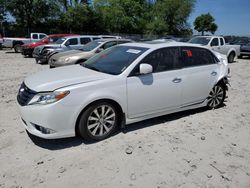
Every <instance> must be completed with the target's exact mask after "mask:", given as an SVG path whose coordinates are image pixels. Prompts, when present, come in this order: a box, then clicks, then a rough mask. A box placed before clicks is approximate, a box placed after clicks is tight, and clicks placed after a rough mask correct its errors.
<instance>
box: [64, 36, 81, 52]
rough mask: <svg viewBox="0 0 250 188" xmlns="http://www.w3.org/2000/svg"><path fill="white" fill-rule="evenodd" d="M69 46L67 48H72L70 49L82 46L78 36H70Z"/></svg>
mask: <svg viewBox="0 0 250 188" xmlns="http://www.w3.org/2000/svg"><path fill="white" fill-rule="evenodd" d="M67 43H68V46H67V48H70V49H75V50H77V49H79V48H80V46H79V42H78V38H70V39H69V40H68V41H67Z"/></svg>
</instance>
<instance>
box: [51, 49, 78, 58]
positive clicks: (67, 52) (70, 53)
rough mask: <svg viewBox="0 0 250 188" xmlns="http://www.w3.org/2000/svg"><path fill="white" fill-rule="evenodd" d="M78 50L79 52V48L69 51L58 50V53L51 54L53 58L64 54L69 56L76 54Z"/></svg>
mask: <svg viewBox="0 0 250 188" xmlns="http://www.w3.org/2000/svg"><path fill="white" fill-rule="evenodd" d="M79 52H80V51H79V50H69V51H65V52H60V53H57V54H55V55H53V59H59V58H61V57H64V56H71V55H74V54H78V53H79Z"/></svg>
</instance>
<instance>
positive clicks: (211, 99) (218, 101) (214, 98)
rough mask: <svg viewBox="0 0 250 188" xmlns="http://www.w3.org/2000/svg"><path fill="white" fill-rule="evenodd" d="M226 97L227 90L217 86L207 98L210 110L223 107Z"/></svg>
mask: <svg viewBox="0 0 250 188" xmlns="http://www.w3.org/2000/svg"><path fill="white" fill-rule="evenodd" d="M225 97H226V88H225V87H223V86H222V85H220V84H217V85H215V86H214V87H213V89H212V90H211V91H210V93H209V95H208V98H207V106H208V108H209V109H215V108H219V107H221V105H222V104H223V102H224V100H225Z"/></svg>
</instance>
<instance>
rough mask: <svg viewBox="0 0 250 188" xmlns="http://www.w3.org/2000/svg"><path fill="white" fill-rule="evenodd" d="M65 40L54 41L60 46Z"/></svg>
mask: <svg viewBox="0 0 250 188" xmlns="http://www.w3.org/2000/svg"><path fill="white" fill-rule="evenodd" d="M65 40H66V38H60V39H58V40H57V41H56V44H62V43H63V42H64V41H65Z"/></svg>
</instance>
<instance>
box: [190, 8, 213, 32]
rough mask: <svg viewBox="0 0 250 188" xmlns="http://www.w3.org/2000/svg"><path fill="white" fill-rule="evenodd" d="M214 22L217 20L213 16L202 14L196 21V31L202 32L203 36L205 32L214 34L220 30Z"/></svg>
mask: <svg viewBox="0 0 250 188" xmlns="http://www.w3.org/2000/svg"><path fill="white" fill-rule="evenodd" d="M214 21H215V20H214V18H213V16H211V14H209V13H207V14H202V15H200V16H198V17H197V18H196V19H195V21H194V29H195V30H197V31H198V32H201V33H202V35H204V32H211V33H212V34H214V33H215V31H217V29H218V26H217V25H216V24H215V23H214Z"/></svg>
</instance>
